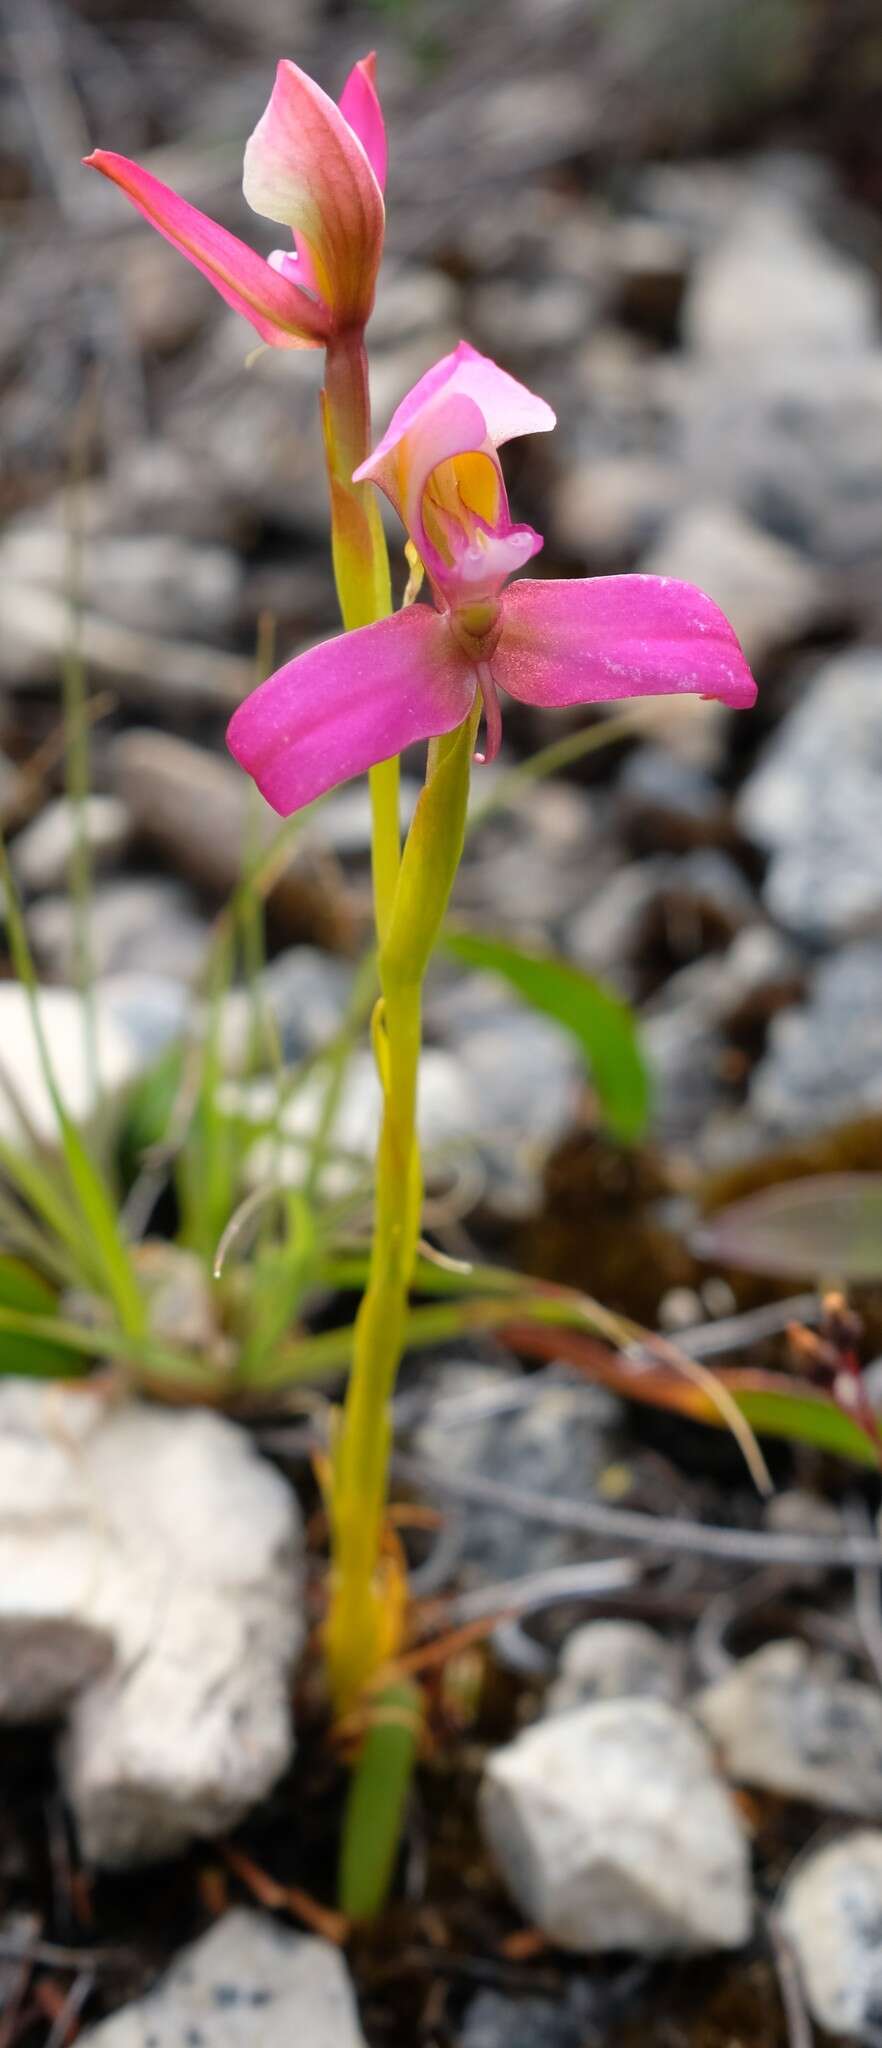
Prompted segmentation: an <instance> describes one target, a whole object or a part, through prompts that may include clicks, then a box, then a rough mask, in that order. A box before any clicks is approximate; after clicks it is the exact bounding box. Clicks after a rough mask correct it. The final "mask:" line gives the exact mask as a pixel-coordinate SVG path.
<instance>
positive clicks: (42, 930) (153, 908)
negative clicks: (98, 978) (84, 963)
mask: <svg viewBox="0 0 882 2048" xmlns="http://www.w3.org/2000/svg"><path fill="white" fill-rule="evenodd" d="M27 922H28V933H29V936H30V940H31V944H32V946H33V949H34V953H35V956H36V958H37V960H38V961H39V962H40V964H41V966H43V967H45V968H46V969H47V970H48V971H49V972H50V973H52V974H57V975H63V976H72V975H73V974H74V973H75V971H76V965H77V918H76V911H75V908H74V904H73V902H72V900H71V898H70V896H43V897H41V898H40V901H39V902H38V903H35V904H33V905H32V907H31V909H30V910H29V911H28V920H27ZM210 939H211V928H210V925H209V923H208V919H207V918H204V917H201V916H200V915H199V913H198V912H197V910H196V905H195V902H194V899H193V897H192V895H191V893H190V891H189V890H188V889H185V888H183V887H182V886H181V884H180V883H178V882H173V881H170V880H166V879H163V878H160V877H153V876H147V875H143V876H134V875H133V876H131V877H129V876H125V877H120V878H119V879H116V878H114V879H113V880H110V881H106V882H98V883H96V885H95V888H94V889H93V890H92V892H91V899H90V903H89V919H88V944H89V960H90V964H91V968H92V971H93V973H95V974H97V975H113V976H117V975H123V974H124V975H127V976H128V975H130V974H132V973H135V974H138V973H139V970H141V969H142V968H143V964H144V962H145V960H147V961H149V963H150V970H151V974H152V973H155V974H157V975H159V976H161V977H163V978H164V979H165V980H166V981H169V982H183V983H191V982H193V981H194V980H195V979H196V977H197V976H198V974H199V973H200V972H201V970H202V969H203V968H204V966H205V961H206V958H207V954H208V947H209V944H210Z"/></svg>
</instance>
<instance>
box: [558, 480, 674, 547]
mask: <svg viewBox="0 0 882 2048" xmlns="http://www.w3.org/2000/svg"><path fill="white" fill-rule="evenodd" d="M679 495H680V482H679V479H678V475H677V471H676V469H675V468H674V466H673V465H672V464H671V463H669V462H665V461H663V460H662V459H661V458H660V457H658V456H652V455H642V454H636V453H635V454H622V455H599V456H598V457H596V458H595V459H593V460H591V461H589V462H580V461H575V462H573V463H572V464H568V466H567V467H566V469H565V470H564V472H563V475H562V476H561V478H560V481H559V483H558V484H557V486H556V488H555V492H554V499H553V519H554V530H555V534H556V535H557V537H558V539H559V540H560V541H561V543H562V544H563V546H564V547H566V548H568V549H569V550H570V552H571V553H572V554H573V555H575V556H576V557H578V558H580V559H581V560H582V561H584V562H585V563H586V564H587V563H591V565H592V566H593V567H595V568H598V569H610V570H618V569H621V568H622V566H623V564H628V563H631V562H635V561H637V560H638V558H639V557H640V556H641V555H643V554H645V552H646V550H647V548H649V547H650V546H651V545H652V543H653V542H654V541H655V539H656V537H657V535H658V533H659V531H660V529H661V528H662V527H663V526H664V524H665V522H666V520H667V519H668V516H669V514H670V513H671V512H672V511H673V509H674V506H675V505H676V504H677V501H678V498H679Z"/></svg>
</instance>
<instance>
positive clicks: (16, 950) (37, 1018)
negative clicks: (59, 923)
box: [0, 835, 146, 1335]
mask: <svg viewBox="0 0 882 2048" xmlns="http://www.w3.org/2000/svg"><path fill="white" fill-rule="evenodd" d="M0 880H2V883H3V888H4V891H5V897H6V923H7V930H8V932H9V947H10V952H11V954H12V963H13V966H14V968H15V971H16V974H17V975H18V979H19V981H20V982H21V984H22V987H23V988H24V990H25V992H26V995H27V999H28V1003H29V1006H30V1013H31V1023H32V1026H33V1031H34V1040H35V1043H36V1047H37V1052H38V1055H39V1060H40V1066H41V1068H42V1072H43V1079H44V1081H45V1083H46V1088H47V1090H48V1093H49V1096H50V1099H51V1102H52V1107H53V1109H54V1111H55V1117H56V1122H57V1124H58V1135H59V1139H60V1142H61V1148H62V1152H63V1154H64V1160H65V1165H66V1167H67V1172H68V1178H69V1180H70V1183H71V1188H72V1192H73V1194H74V1197H75V1200H76V1202H77V1203H78V1204H79V1207H80V1210H81V1212H82V1218H83V1222H84V1224H85V1226H86V1230H87V1232H88V1233H89V1234H90V1235H91V1237H92V1240H93V1242H94V1247H95V1252H96V1255H97V1257H98V1259H99V1260H100V1263H101V1270H102V1275H103V1281H104V1285H105V1287H106V1290H107V1293H108V1294H109V1296H110V1299H111V1301H112V1302H113V1304H114V1307H115V1309H116V1311H117V1314H118V1316H119V1318H120V1322H121V1323H122V1326H123V1328H124V1329H125V1330H128V1331H129V1332H130V1333H131V1334H132V1335H134V1334H136V1333H140V1332H141V1331H143V1329H144V1327H145V1322H146V1311H145V1308H144V1303H143V1300H142V1298H141V1293H140V1289H139V1287H138V1283H137V1280H136V1278H135V1273H134V1269H133V1266H132V1263H131V1260H130V1258H129V1254H128V1248H127V1246H126V1243H125V1240H124V1238H123V1236H122V1232H121V1231H120V1228H119V1221H118V1217H117V1212H116V1205H115V1203H114V1200H113V1197H112V1195H111V1193H110V1190H109V1189H108V1187H107V1186H106V1184H105V1182H104V1180H103V1178H102V1175H101V1173H100V1172H99V1169H98V1167H97V1166H96V1164H95V1161H94V1160H93V1159H92V1157H91V1155H90V1153H89V1150H88V1147H87V1146H86V1144H85V1143H84V1140H83V1138H82V1136H81V1134H80V1132H79V1131H78V1129H77V1127H76V1124H75V1123H74V1121H73V1119H72V1117H70V1116H69V1115H68V1112H67V1110H66V1108H65V1105H64V1101H63V1098H62V1095H61V1090H60V1089H59V1086H58V1080H57V1077H56V1074H55V1070H54V1068H53V1065H52V1061H51V1059H50V1056H49V1047H48V1044H47V1042H46V1033H45V1031H44V1029H43V1020H42V1017H41V1015H40V1003H39V985H38V982H37V976H36V972H35V969H34V963H33V960H32V958H31V949H30V946H29V944H28V936H27V932H26V929H25V921H24V917H23V915H22V910H21V904H20V902H19V898H18V892H17V890H16V887H15V882H14V880H13V876H12V870H11V868H10V865H9V860H8V856H7V853H6V846H5V842H4V840H3V838H2V835H0Z"/></svg>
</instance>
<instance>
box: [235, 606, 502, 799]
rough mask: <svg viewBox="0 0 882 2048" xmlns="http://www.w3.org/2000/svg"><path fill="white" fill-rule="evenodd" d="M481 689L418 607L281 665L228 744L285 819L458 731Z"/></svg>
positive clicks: (240, 717) (443, 631)
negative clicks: (419, 743) (379, 764)
mask: <svg viewBox="0 0 882 2048" xmlns="http://www.w3.org/2000/svg"><path fill="white" fill-rule="evenodd" d="M475 688H476V677H475V673H474V670H473V668H472V667H471V666H470V664H469V662H468V660H467V659H466V657H465V655H464V654H462V653H461V652H460V649H459V648H458V647H457V645H456V643H455V641H454V639H453V637H452V634H451V633H450V631H449V629H448V627H447V625H446V624H445V622H444V620H443V619H442V618H439V616H438V614H437V612H433V611H430V610H429V608H428V606H427V605H421V604H417V605H412V606H411V607H410V609H409V610H408V611H404V612H397V613H396V614H395V616H394V617H393V618H391V619H382V620H381V621H380V623H379V624H378V625H376V626H362V627H360V628H359V630H358V631H357V632H354V633H341V634H340V635H339V636H338V638H337V639H335V640H325V641H324V642H323V644H322V645H321V646H320V647H312V648H310V649H309V651H308V653H306V654H301V655H299V656H298V658H297V659H296V661H289V662H288V663H287V664H286V666H285V667H284V668H280V669H277V671H276V674H275V675H274V676H270V677H269V678H268V680H267V682H265V683H261V685H260V688H259V689H257V690H255V691H254V693H253V695H252V696H250V697H246V699H245V702H244V704H240V706H239V709H238V711H236V712H235V713H234V715H233V718H232V720H231V723H230V726H229V730H228V732H227V744H228V746H229V748H230V751H231V753H233V754H234V755H235V758H236V760H237V761H238V762H239V763H240V764H241V766H242V767H243V768H245V769H247V771H248V774H249V775H253V777H254V780H255V782H256V783H257V786H258V788H259V789H260V790H262V792H263V795H264V796H265V797H266V799H267V801H268V803H271V804H272V806H273V809H274V810H276V811H278V812H279V813H280V815H281V816H282V817H287V816H288V815H289V814H290V812H291V811H297V810H299V809H300V808H301V806H302V805H303V804H308V803H311V802H312V799H313V797H317V796H321V795H322V794H323V793H324V791H325V790H327V789H333V788H334V787H335V785H336V784H337V783H338V782H346V781H348V779H349V777H350V776H352V775H360V774H361V773H362V770H363V769H365V768H370V767H372V766H373V764H374V763H375V762H376V761H386V760H388V759H389V757H390V755H392V754H399V753H400V752H401V751H402V748H404V747H409V746H410V745H411V744H412V743H413V742H414V741H415V740H425V739H429V738H431V737H432V736H433V735H434V734H437V733H442V732H452V731H453V729H454V726H457V725H460V724H461V723H462V720H463V719H464V718H465V717H466V715H467V713H468V711H469V710H470V708H471V705H472V702H473V699H474V695H475Z"/></svg>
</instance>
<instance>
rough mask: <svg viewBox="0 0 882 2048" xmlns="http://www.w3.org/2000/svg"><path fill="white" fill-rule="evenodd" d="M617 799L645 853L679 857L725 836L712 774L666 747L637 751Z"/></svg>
mask: <svg viewBox="0 0 882 2048" xmlns="http://www.w3.org/2000/svg"><path fill="white" fill-rule="evenodd" d="M617 798H618V809H619V811H620V813H621V815H622V818H623V820H624V824H625V827H626V830H627V831H628V834H629V837H631V838H636V839H637V840H638V841H639V844H640V846H641V848H643V849H645V850H649V849H650V848H651V849H652V851H653V852H655V851H658V850H661V851H663V852H674V853H680V852H683V851H684V850H686V849H687V848H689V847H694V846H707V845H714V844H716V843H718V842H719V840H720V839H721V838H723V837H725V834H726V828H727V813H726V803H725V799H724V797H723V794H722V791H721V790H720V789H719V787H718V785H717V784H716V783H715V782H714V781H713V780H712V779H711V777H710V776H709V775H705V774H704V773H703V772H702V770H701V769H700V768H696V767H695V766H694V765H693V764H692V763H691V762H688V761H679V760H678V759H677V757H676V755H675V754H671V753H670V752H669V751H668V749H667V748H666V747H638V748H637V750H636V752H635V753H633V754H631V755H630V756H629V758H628V760H627V761H626V762H625V766H624V768H623V769H622V773H621V775H620V776H619V780H618V786H617Z"/></svg>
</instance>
